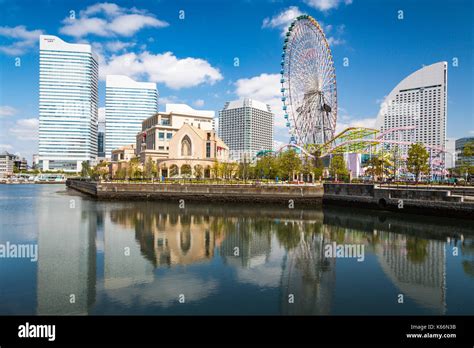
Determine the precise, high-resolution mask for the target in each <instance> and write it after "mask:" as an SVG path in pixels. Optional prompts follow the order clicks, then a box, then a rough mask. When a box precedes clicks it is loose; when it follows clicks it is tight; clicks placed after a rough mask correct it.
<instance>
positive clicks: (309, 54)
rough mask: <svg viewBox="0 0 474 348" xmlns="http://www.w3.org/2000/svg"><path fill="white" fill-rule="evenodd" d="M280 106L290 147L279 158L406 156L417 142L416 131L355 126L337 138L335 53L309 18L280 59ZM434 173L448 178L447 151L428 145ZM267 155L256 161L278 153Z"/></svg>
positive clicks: (294, 28) (288, 39) (292, 33)
mask: <svg viewBox="0 0 474 348" xmlns="http://www.w3.org/2000/svg"><path fill="white" fill-rule="evenodd" d="M281 57H282V59H281V70H280V73H281V80H280V82H281V95H282V97H281V101H282V103H283V111H284V118H285V121H286V127H287V128H288V131H289V134H290V142H289V143H288V144H285V145H283V146H282V147H280V148H279V149H278V150H277V151H275V152H276V153H279V152H281V151H282V150H285V149H287V148H294V149H295V150H296V152H297V153H299V154H301V155H302V156H308V157H310V158H314V157H315V156H319V157H321V158H322V157H327V156H331V155H335V154H350V153H354V154H369V155H372V154H377V153H380V152H383V151H390V149H392V148H394V147H395V146H396V147H397V148H400V149H401V157H402V158H403V157H406V152H407V149H408V147H409V146H410V145H411V144H413V143H414V141H413V139H414V132H416V127H415V126H407V127H397V128H392V129H388V130H386V131H384V132H380V131H379V130H376V129H371V128H363V127H350V128H347V129H345V130H343V131H342V132H340V133H339V134H337V135H335V131H336V121H337V88H336V71H335V68H334V62H333V58H332V53H331V49H330V47H329V44H328V41H327V40H326V37H325V35H324V32H323V30H322V28H321V26H320V25H319V23H318V22H317V21H316V20H315V19H314V18H313V17H311V16H309V15H301V16H299V17H297V18H296V19H295V20H294V21H293V22H292V23H291V24H290V26H289V27H288V31H287V32H286V35H285V39H284V44H283V52H282V55H281ZM425 147H426V148H427V150H428V151H429V153H430V165H431V168H432V173H433V174H440V175H443V174H445V170H444V161H443V153H444V152H445V150H444V148H441V147H437V146H430V145H425ZM273 152H274V151H271V150H262V151H260V152H259V153H257V157H260V156H263V155H266V154H268V153H273Z"/></svg>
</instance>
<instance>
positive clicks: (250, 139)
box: [218, 98, 274, 161]
mask: <svg viewBox="0 0 474 348" xmlns="http://www.w3.org/2000/svg"><path fill="white" fill-rule="evenodd" d="M273 123H274V115H273V113H272V112H271V109H270V106H269V105H267V104H265V103H262V102H259V101H257V100H253V99H250V98H244V99H240V100H235V101H231V102H227V103H226V104H225V106H224V108H223V109H222V110H220V111H219V122H218V128H219V130H218V134H219V137H220V138H221V139H222V140H223V141H224V143H226V144H227V146H229V152H230V157H231V159H234V160H238V161H242V160H243V159H244V158H247V159H248V160H251V159H252V158H253V157H255V155H256V154H257V152H259V151H261V150H272V149H273Z"/></svg>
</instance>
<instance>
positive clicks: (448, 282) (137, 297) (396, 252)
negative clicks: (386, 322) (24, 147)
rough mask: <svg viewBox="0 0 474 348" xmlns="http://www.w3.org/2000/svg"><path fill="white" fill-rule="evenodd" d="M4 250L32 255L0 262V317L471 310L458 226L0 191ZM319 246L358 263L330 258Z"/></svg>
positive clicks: (55, 188) (15, 188) (40, 189)
mask: <svg viewBox="0 0 474 348" xmlns="http://www.w3.org/2000/svg"><path fill="white" fill-rule="evenodd" d="M7 242H9V243H10V245H11V244H16V245H18V244H28V243H34V245H36V244H37V246H38V254H39V257H38V261H37V262H31V261H30V259H24V258H23V259H20V258H0V284H1V286H0V314H91V315H94V314H277V315H278V314H289V315H292V314H314V315H326V314H332V315H334V314H336V315H337V314H471V315H472V314H474V296H473V294H474V226H473V223H472V221H468V220H466V221H457V220H450V219H437V218H433V217H421V216H420V217H416V216H410V215H401V214H400V215H393V214H388V213H376V212H371V211H364V210H361V211H358V210H354V209H351V210H348V209H341V208H333V209H324V210H321V209H317V208H315V209H313V210H308V209H305V210H302V209H299V208H298V207H297V206H296V207H295V209H286V208H285V207H281V206H280V207H272V206H262V205H259V206H249V205H244V206H232V205H228V206H225V205H211V204H209V205H206V204H190V203H189V204H187V205H186V207H185V208H184V209H180V208H179V207H178V204H177V203H176V204H175V203H157V202H133V203H128V202H95V201H93V200H90V199H88V198H86V197H83V196H80V195H78V194H77V193H75V192H70V191H66V189H65V188H64V187H63V186H62V185H0V243H1V244H3V245H6V243H7ZM331 243H336V246H337V245H345V244H347V245H349V244H351V245H355V246H358V247H359V249H358V250H359V251H360V250H362V246H363V251H364V260H363V261H362V262H359V261H358V260H357V259H356V258H354V257H346V258H342V257H341V258H334V257H329V256H328V255H327V254H326V253H325V250H326V249H325V248H326V245H331ZM332 245H334V244H332ZM455 247H457V250H458V255H457V256H455V255H453V252H454V251H456V248H455ZM236 251H237V252H238V254H236ZM454 253H455V252H454ZM346 256H347V255H346ZM399 294H403V296H404V298H403V299H404V303H403V304H399V303H398V302H397V300H398V295H399ZM180 295H184V301H185V302H184V303H180V302H179V300H180ZM290 298H294V303H289V302H291V300H290ZM181 299H183V297H181ZM71 302H72V303H71Z"/></svg>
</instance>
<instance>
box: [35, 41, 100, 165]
mask: <svg viewBox="0 0 474 348" xmlns="http://www.w3.org/2000/svg"><path fill="white" fill-rule="evenodd" d="M97 62H98V60H97V56H96V55H95V54H94V53H93V52H92V50H91V46H90V45H82V44H69V43H67V42H64V41H63V40H61V39H60V38H58V37H56V36H51V35H41V36H40V79H39V80H40V81H39V165H40V168H42V169H43V170H64V171H69V172H76V171H80V170H81V163H82V162H83V161H90V162H94V161H95V160H96V158H97V118H98V86H97V84H98V75H99V66H98V63H97Z"/></svg>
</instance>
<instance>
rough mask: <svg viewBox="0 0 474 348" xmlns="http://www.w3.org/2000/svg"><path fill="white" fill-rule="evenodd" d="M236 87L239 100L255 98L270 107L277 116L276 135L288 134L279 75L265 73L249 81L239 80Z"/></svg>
mask: <svg viewBox="0 0 474 348" xmlns="http://www.w3.org/2000/svg"><path fill="white" fill-rule="evenodd" d="M235 86H236V89H235V94H237V96H239V98H245V97H248V98H253V99H256V100H258V101H261V102H264V103H266V104H268V105H270V108H271V109H272V112H273V113H274V114H275V134H277V133H279V134H287V133H288V131H287V128H286V126H285V119H284V118H283V110H282V106H283V104H282V101H281V91H280V88H281V86H280V75H279V74H265V73H264V74H260V75H258V76H254V77H251V78H248V79H239V80H237V82H236V83H235Z"/></svg>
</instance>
